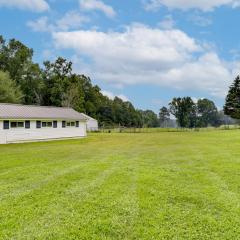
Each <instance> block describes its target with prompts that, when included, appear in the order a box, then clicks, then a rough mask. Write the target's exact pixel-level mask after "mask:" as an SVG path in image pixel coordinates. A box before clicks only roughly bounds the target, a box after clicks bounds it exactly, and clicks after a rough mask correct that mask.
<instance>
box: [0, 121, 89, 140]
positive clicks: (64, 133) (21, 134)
mask: <svg viewBox="0 0 240 240" xmlns="http://www.w3.org/2000/svg"><path fill="white" fill-rule="evenodd" d="M85 136H86V123H85V122H79V128H77V127H66V128H62V121H58V127H57V128H36V121H31V128H30V129H25V128H16V129H9V130H4V129H3V121H2V120H0V144H3V143H12V142H24V141H38V140H48V139H49V140H50V139H61V138H77V137H85Z"/></svg>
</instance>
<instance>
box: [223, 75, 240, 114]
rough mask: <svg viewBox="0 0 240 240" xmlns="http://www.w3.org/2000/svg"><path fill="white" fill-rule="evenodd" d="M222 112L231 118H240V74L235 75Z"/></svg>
mask: <svg viewBox="0 0 240 240" xmlns="http://www.w3.org/2000/svg"><path fill="white" fill-rule="evenodd" d="M224 113H225V114H226V115H228V116H230V117H232V118H235V119H240V76H237V77H236V78H235V80H234V82H233V83H232V85H231V86H230V88H229V91H228V94H227V97H226V101H225V105H224Z"/></svg>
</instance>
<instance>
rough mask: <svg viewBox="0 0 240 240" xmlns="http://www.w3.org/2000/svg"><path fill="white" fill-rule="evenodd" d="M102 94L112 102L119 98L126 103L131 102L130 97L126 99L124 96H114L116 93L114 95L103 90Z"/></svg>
mask: <svg viewBox="0 0 240 240" xmlns="http://www.w3.org/2000/svg"><path fill="white" fill-rule="evenodd" d="M101 93H102V94H103V95H104V96H106V97H108V98H109V99H111V100H114V98H115V97H118V98H120V99H122V100H123V101H124V102H128V101H129V99H128V97H126V96H125V95H123V94H119V95H116V94H114V93H112V92H109V91H104V90H102V91H101Z"/></svg>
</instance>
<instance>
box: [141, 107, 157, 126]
mask: <svg viewBox="0 0 240 240" xmlns="http://www.w3.org/2000/svg"><path fill="white" fill-rule="evenodd" d="M140 113H141V115H142V121H143V126H144V127H149V128H156V127H159V120H158V117H157V114H156V113H155V112H153V111H152V110H145V111H140Z"/></svg>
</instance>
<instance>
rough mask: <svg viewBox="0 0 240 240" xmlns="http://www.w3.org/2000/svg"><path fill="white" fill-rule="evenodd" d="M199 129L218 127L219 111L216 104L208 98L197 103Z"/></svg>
mask: <svg viewBox="0 0 240 240" xmlns="http://www.w3.org/2000/svg"><path fill="white" fill-rule="evenodd" d="M197 114H198V120H197V125H198V127H207V126H208V125H211V126H218V125H219V121H218V110H217V107H216V106H215V104H214V102H213V101H211V100H208V99H206V98H204V99H199V100H198V102H197Z"/></svg>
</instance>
